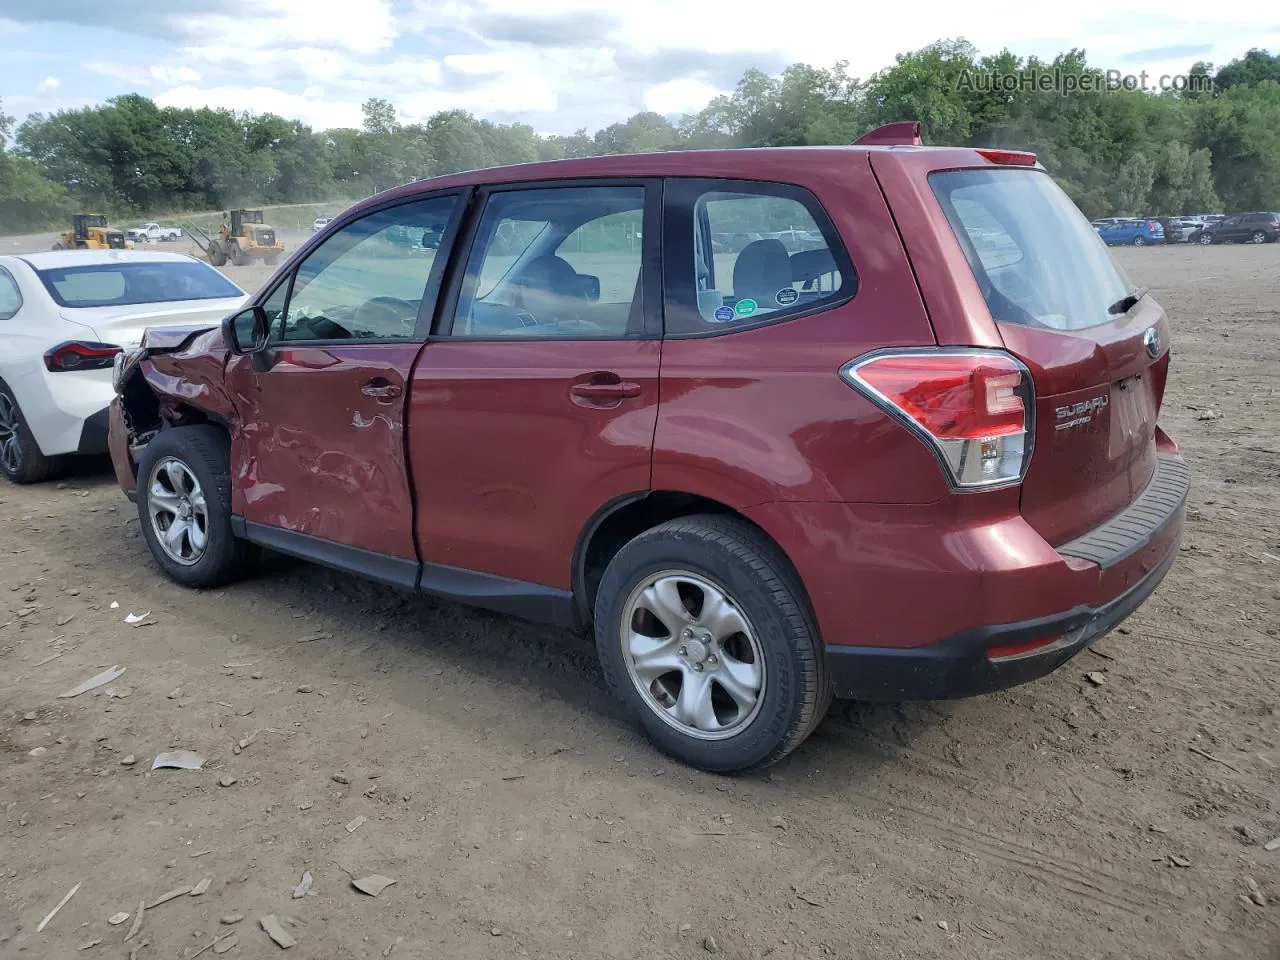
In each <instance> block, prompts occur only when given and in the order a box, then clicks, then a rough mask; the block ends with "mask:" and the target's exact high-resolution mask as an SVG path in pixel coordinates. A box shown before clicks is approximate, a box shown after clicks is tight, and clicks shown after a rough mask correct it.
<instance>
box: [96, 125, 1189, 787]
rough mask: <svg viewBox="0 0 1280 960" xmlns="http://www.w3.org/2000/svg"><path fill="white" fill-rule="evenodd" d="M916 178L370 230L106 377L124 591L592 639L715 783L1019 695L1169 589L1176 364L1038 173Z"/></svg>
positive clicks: (362, 224)
mask: <svg viewBox="0 0 1280 960" xmlns="http://www.w3.org/2000/svg"><path fill="white" fill-rule="evenodd" d="M918 144H919V140H918V128H915V127H914V126H913V125H910V124H908V125H905V126H904V125H896V126H894V127H891V128H885V129H882V130H880V131H876V132H874V133H872V134H870V135H868V136H867V137H864V138H863V139H862V140H861V141H859V142H858V143H857V144H855V145H853V146H850V147H840V148H821V149H817V148H805V149H763V150H737V151H726V152H697V153H664V154H654V155H646V156H615V157H600V158H595V159H583V160H567V161H560V162H556V163H543V164H528V165H522V166H518V167H512V168H506V169H490V170H482V171H476V172H472V173H465V174H458V175H453V176H447V177H441V178H438V179H435V180H427V181H421V182H418V183H414V184H412V185H408V186H405V187H401V188H398V189H396V190H393V191H391V192H389V193H386V194H383V195H380V196H377V197H374V198H371V199H369V200H367V201H364V202H363V203H361V204H360V205H358V206H356V207H354V208H353V209H351V210H349V211H347V212H346V213H345V214H343V215H342V216H340V217H338V218H337V219H336V220H335V221H334V222H333V223H331V224H329V225H328V226H326V227H325V228H324V230H323V231H322V232H321V233H320V234H318V235H316V236H315V237H314V238H312V239H311V240H310V241H309V242H308V243H307V244H305V245H304V246H303V247H302V248H301V249H300V250H298V251H297V252H296V253H295V254H294V255H293V256H292V257H291V258H290V260H289V262H288V263H287V264H286V265H285V266H283V267H281V269H280V270H278V271H277V273H276V274H275V276H274V277H273V278H272V279H271V280H270V281H269V282H268V283H267V284H266V286H265V287H264V288H263V289H262V290H261V291H259V292H258V294H257V295H256V296H255V297H254V298H253V300H252V302H251V306H249V307H248V308H247V309H245V310H244V311H243V312H242V313H239V314H237V315H235V316H232V317H229V318H227V320H226V321H225V322H224V323H223V325H222V326H221V327H219V328H217V329H209V330H205V331H203V332H198V333H194V334H193V333H192V332H191V331H189V330H185V331H173V330H152V331H150V332H149V333H148V335H147V338H146V340H145V341H144V343H143V346H142V347H141V348H139V349H138V350H136V351H130V352H129V353H128V354H127V355H125V354H122V355H121V358H120V359H119V361H118V363H117V367H116V370H115V382H116V385H117V390H118V392H119V394H120V396H119V398H118V399H117V401H116V402H115V403H114V404H113V406H112V409H111V434H110V435H111V451H112V457H113V460H114V463H115V468H116V472H117V474H118V476H119V480H120V483H121V485H122V486H123V487H124V489H125V490H126V491H127V493H128V494H129V496H130V497H132V498H134V499H136V501H137V504H138V511H139V515H140V518H141V522H142V532H143V536H144V538H145V540H146V543H147V544H148V546H149V547H150V549H151V552H152V554H153V555H154V557H155V560H156V562H157V563H158V564H159V565H160V567H161V568H162V569H163V570H164V571H165V572H166V573H167V574H168V575H169V576H170V577H172V578H173V579H174V580H176V581H178V582H179V583H182V584H186V585H189V586H193V587H211V586H214V585H216V584H221V583H225V582H227V581H229V580H231V579H234V578H236V577H241V576H244V575H246V574H248V573H249V572H250V571H251V569H252V562H253V559H254V557H255V555H256V553H257V551H258V549H259V548H260V547H267V548H270V549H272V550H277V551H280V552H283V553H289V554H294V555H296V556H300V557H305V558H309V559H311V560H314V561H317V562H319V563H323V564H327V565H329V566H331V567H336V568H338V569H340V570H347V571H351V572H353V573H358V574H361V575H364V576H367V577H372V578H374V579H377V580H381V581H385V582H387V583H390V584H395V585H397V586H400V587H403V588H405V589H408V590H419V591H423V592H425V593H428V594H433V595H436V596H442V597H450V598H455V599H461V600H465V601H469V602H472V603H476V604H480V605H483V606H486V607H490V608H493V609H496V610H500V611H506V612H509V613H513V614H518V615H521V616H525V617H528V618H534V619H538V620H544V621H549V622H551V623H556V624H562V625H564V626H567V627H582V626H591V627H592V628H593V629H594V634H595V639H596V644H597V647H598V652H599V656H600V662H601V665H602V668H603V673H604V677H605V679H606V680H607V682H608V684H609V686H610V687H611V688H612V689H613V690H614V691H615V692H616V693H617V695H618V696H619V697H620V698H621V699H622V701H623V702H624V703H625V704H626V706H627V707H628V709H629V710H630V712H631V713H632V714H633V715H634V716H635V717H636V718H637V719H638V720H639V722H640V723H641V724H643V726H644V728H645V730H646V731H647V732H648V734H649V736H650V737H651V738H652V739H653V740H654V741H655V742H656V743H657V744H658V745H659V746H660V747H661V748H662V749H664V750H666V751H668V752H669V753H671V754H673V755H674V756H676V757H679V758H681V759H683V760H685V761H687V762H689V763H691V764H694V765H696V766H699V767H702V768H705V769H708V770H717V771H737V770H744V769H748V768H752V767H757V766H761V765H764V764H768V763H770V762H773V761H775V760H777V759H779V758H780V757H782V756H784V755H786V754H787V753H788V752H789V751H791V750H792V749H793V748H794V747H795V746H796V745H797V744H799V743H800V742H801V741H802V740H804V738H805V737H806V736H808V734H809V733H810V731H812V730H813V729H814V727H815V726H816V725H817V724H818V722H819V721H820V720H821V719H822V717H823V714H824V712H825V710H826V708H827V705H828V703H829V701H830V698H831V697H832V696H833V695H835V696H838V697H847V698H863V699H871V700H901V699H917V698H944V697H957V696H964V695H969V694H978V693H982V692H985V691H991V690H996V689H999V688H1002V687H1006V686H1009V685H1012V684H1016V683H1021V682H1023V681H1027V680H1032V679H1034V678H1037V677H1040V676H1043V675H1044V674H1046V673H1048V672H1049V671H1051V670H1053V669H1054V668H1056V667H1058V666H1060V665H1061V664H1063V663H1065V662H1066V661H1067V660H1069V659H1070V658H1071V657H1072V656H1074V655H1075V654H1076V653H1078V652H1079V651H1080V650H1082V649H1083V648H1084V647H1086V646H1088V645H1089V644H1091V643H1092V642H1093V641H1095V640H1096V639H1097V638H1098V637H1100V636H1102V635H1103V634H1105V633H1107V632H1108V631H1110V630H1111V629H1112V628H1113V627H1115V626H1116V624H1118V623H1120V622H1121V621H1122V620H1123V619H1124V618H1125V617H1127V616H1128V615H1129V614H1131V613H1132V612H1133V611H1134V610H1135V609H1136V608H1137V607H1138V606H1139V604H1141V603H1142V602H1143V601H1144V600H1145V599H1146V598H1147V596H1148V595H1149V594H1150V593H1151V592H1152V591H1153V590H1154V589H1155V588H1156V586H1157V584H1159V582H1160V581H1161V579H1162V578H1163V577H1164V576H1165V574H1166V573H1167V572H1168V570H1169V568H1170V565H1171V564H1172V563H1173V560H1174V558H1175V556H1176V555H1177V544H1178V540H1179V536H1180V533H1181V530H1182V522H1183V509H1184V501H1185V498H1186V494H1187V488H1188V473H1187V468H1186V465H1185V463H1184V462H1183V460H1182V458H1181V457H1180V456H1179V455H1178V452H1177V448H1176V446H1175V445H1174V443H1173V441H1172V440H1171V439H1170V438H1169V437H1168V436H1167V435H1166V434H1165V433H1164V432H1163V431H1162V430H1161V429H1160V428H1159V427H1158V426H1157V425H1156V418H1157V414H1158V413H1159V411H1160V406H1161V401H1162V399H1163V396H1164V390H1165V381H1166V378H1167V375H1168V369H1169V348H1168V343H1169V323H1168V321H1167V320H1166V318H1165V313H1164V311H1163V310H1162V309H1161V308H1160V306H1159V305H1158V304H1157V303H1156V302H1155V301H1154V300H1153V299H1152V298H1151V297H1149V296H1146V295H1145V293H1144V292H1143V291H1142V290H1140V289H1137V288H1135V287H1134V285H1133V284H1132V283H1131V282H1130V281H1129V279H1128V278H1127V277H1126V276H1125V275H1124V274H1123V273H1122V272H1121V270H1120V269H1119V268H1118V267H1117V266H1116V265H1115V264H1113V263H1112V261H1111V259H1110V257H1109V255H1108V253H1107V251H1106V249H1105V248H1104V246H1103V244H1102V243H1101V242H1100V241H1099V239H1098V238H1097V236H1096V235H1095V234H1094V231H1093V229H1092V228H1091V227H1090V225H1089V223H1088V221H1086V220H1085V219H1084V217H1083V216H1081V214H1080V213H1079V212H1078V211H1077V210H1076V208H1075V207H1074V206H1073V205H1072V204H1071V202H1070V200H1068V199H1067V196H1066V194H1064V193H1063V192H1062V190H1060V189H1059V188H1058V186H1057V185H1056V184H1055V183H1054V182H1053V180H1052V179H1050V177H1049V176H1048V174H1046V173H1045V172H1044V170H1043V169H1042V168H1041V167H1040V166H1039V164H1038V163H1037V162H1036V160H1035V157H1034V156H1032V155H1030V154H1026V153H1019V152H1013V151H1008V150H979V149H969V148H943V147H921V146H919V145H918ZM401 229H407V230H410V231H415V232H416V231H418V230H423V231H426V232H427V233H429V234H430V235H432V236H435V235H437V234H438V235H439V236H440V238H441V239H440V242H439V245H438V246H437V247H434V248H427V247H422V246H418V245H404V244H398V243H393V242H388V238H390V237H394V236H397V235H398V233H399V231H400V230H401ZM792 230H799V231H804V232H805V234H806V235H807V236H811V237H813V238H820V240H821V242H820V243H818V242H817V240H816V239H815V240H814V242H813V243H812V244H806V245H805V248H804V249H801V250H796V251H789V250H788V248H787V245H786V244H785V243H784V242H783V241H782V240H780V239H778V235H779V234H781V233H784V232H786V231H792ZM747 233H753V234H758V235H759V238H758V239H754V240H751V241H750V242H748V243H746V244H745V245H744V246H743V247H742V248H741V249H739V250H736V251H733V250H726V249H724V247H723V245H721V244H718V243H717V242H716V237H717V236H723V235H725V234H733V235H738V236H740V235H743V234H747Z"/></svg>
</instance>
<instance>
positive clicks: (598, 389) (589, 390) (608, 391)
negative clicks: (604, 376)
mask: <svg viewBox="0 0 1280 960" xmlns="http://www.w3.org/2000/svg"><path fill="white" fill-rule="evenodd" d="M569 393H570V395H572V396H574V397H576V398H578V399H581V400H594V401H596V402H600V401H605V402H608V401H613V402H615V403H616V402H618V401H620V400H629V399H631V398H633V397H638V396H640V384H638V383H632V382H631V381H630V380H621V381H619V382H617V383H575V384H574V385H573V386H572V387H570V388H569Z"/></svg>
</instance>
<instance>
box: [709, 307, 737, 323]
mask: <svg viewBox="0 0 1280 960" xmlns="http://www.w3.org/2000/svg"><path fill="white" fill-rule="evenodd" d="M712 316H713V317H714V318H715V321H716V323H728V322H729V321H731V320H732V319H733V318H734V317H735V316H737V314H735V313H734V312H733V307H716V312H715V313H713V314H712Z"/></svg>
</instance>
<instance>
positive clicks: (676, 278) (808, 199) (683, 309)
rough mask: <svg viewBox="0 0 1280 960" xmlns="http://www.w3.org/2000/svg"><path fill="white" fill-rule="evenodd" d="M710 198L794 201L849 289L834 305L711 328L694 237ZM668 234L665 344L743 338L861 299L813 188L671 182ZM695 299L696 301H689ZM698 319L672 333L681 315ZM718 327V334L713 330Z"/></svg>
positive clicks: (717, 180) (721, 180)
mask: <svg viewBox="0 0 1280 960" xmlns="http://www.w3.org/2000/svg"><path fill="white" fill-rule="evenodd" d="M707 193H745V194H758V195H760V196H767V197H780V198H783V199H786V200H794V201H796V202H798V203H799V204H800V205H801V206H803V207H804V208H805V210H806V211H808V213H809V216H810V217H812V218H813V223H814V226H816V227H817V228H818V232H819V233H821V234H822V238H823V239H824V240H825V241H826V242H827V248H828V249H829V250H830V251H831V256H832V258H833V259H834V260H835V262H836V269H838V270H839V271H840V275H841V277H842V278H848V281H849V284H848V289H847V290H842V291H841V292H840V294H839V295H838V296H834V297H832V298H831V299H830V300H821V301H819V302H817V303H814V304H812V305H810V306H807V307H804V308H802V309H799V310H793V311H786V310H778V311H774V312H773V313H768V314H765V315H764V316H762V317H761V318H760V319H759V320H755V321H750V322H748V321H741V320H738V321H734V322H733V323H725V324H709V323H708V322H707V321H706V320H704V319H702V313H701V312H700V311H699V310H698V302H697V301H698V293H697V290H698V287H697V280H696V278H695V277H694V276H693V265H694V263H695V257H694V253H695V249H694V237H695V236H696V231H695V226H696V224H695V221H694V217H695V211H696V209H697V204H698V200H699V199H701V198H702V196H703V195H704V194H707ZM663 196H664V202H663V234H662V246H663V250H664V251H665V253H666V254H669V256H668V257H667V262H668V263H669V265H670V266H669V269H665V270H664V275H663V278H662V279H663V292H664V303H663V318H664V322H665V329H664V333H663V337H664V339H667V340H695V339H700V338H703V337H723V336H728V335H730V334H735V333H742V332H743V331H746V330H758V329H760V328H761V327H768V326H772V325H773V324H775V323H790V322H791V321H792V320H800V319H803V318H804V317H811V316H813V315H814V314H818V313H825V312H827V311H828V310H835V309H837V308H839V307H843V306H845V305H846V304H848V303H849V302H850V301H852V300H853V299H854V298H855V297H857V295H858V290H859V287H860V279H859V275H858V272H857V269H856V268H855V266H854V264H853V259H852V257H851V255H850V254H849V248H848V246H847V245H846V244H845V242H844V238H843V237H841V236H840V232H839V231H838V230H837V229H836V227H835V223H834V221H833V220H832V219H831V215H830V214H829V213H827V210H826V208H825V207H824V206H823V205H822V201H821V200H820V199H818V196H817V194H815V193H814V192H813V191H812V190H810V189H809V188H808V187H803V186H801V185H799V184H796V183H787V182H785V181H781V180H747V179H737V178H729V177H667V178H666V181H665V183H664V187H663ZM690 295H692V296H690ZM681 314H684V315H685V316H686V317H692V318H694V322H693V323H692V324H690V323H689V322H688V321H687V320H686V321H685V322H684V323H682V324H681V325H682V326H687V327H690V329H687V330H672V329H671V326H672V324H671V320H672V319H673V318H674V319H677V321H678V319H679V317H680V315H681ZM712 327H714V328H715V329H711V328H712Z"/></svg>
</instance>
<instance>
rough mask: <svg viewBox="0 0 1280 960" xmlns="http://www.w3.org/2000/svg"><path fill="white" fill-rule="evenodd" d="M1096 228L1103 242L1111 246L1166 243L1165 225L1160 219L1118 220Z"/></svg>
mask: <svg viewBox="0 0 1280 960" xmlns="http://www.w3.org/2000/svg"><path fill="white" fill-rule="evenodd" d="M1096 229H1097V231H1098V236H1100V237H1101V238H1102V242H1103V243H1105V244H1106V245H1107V246H1109V247H1116V246H1124V245H1129V246H1134V247H1144V246H1146V245H1147V244H1149V243H1164V227H1163V226H1161V225H1160V221H1158V220H1118V221H1116V222H1115V223H1110V224H1107V225H1106V226H1103V227H1098V228H1096Z"/></svg>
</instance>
